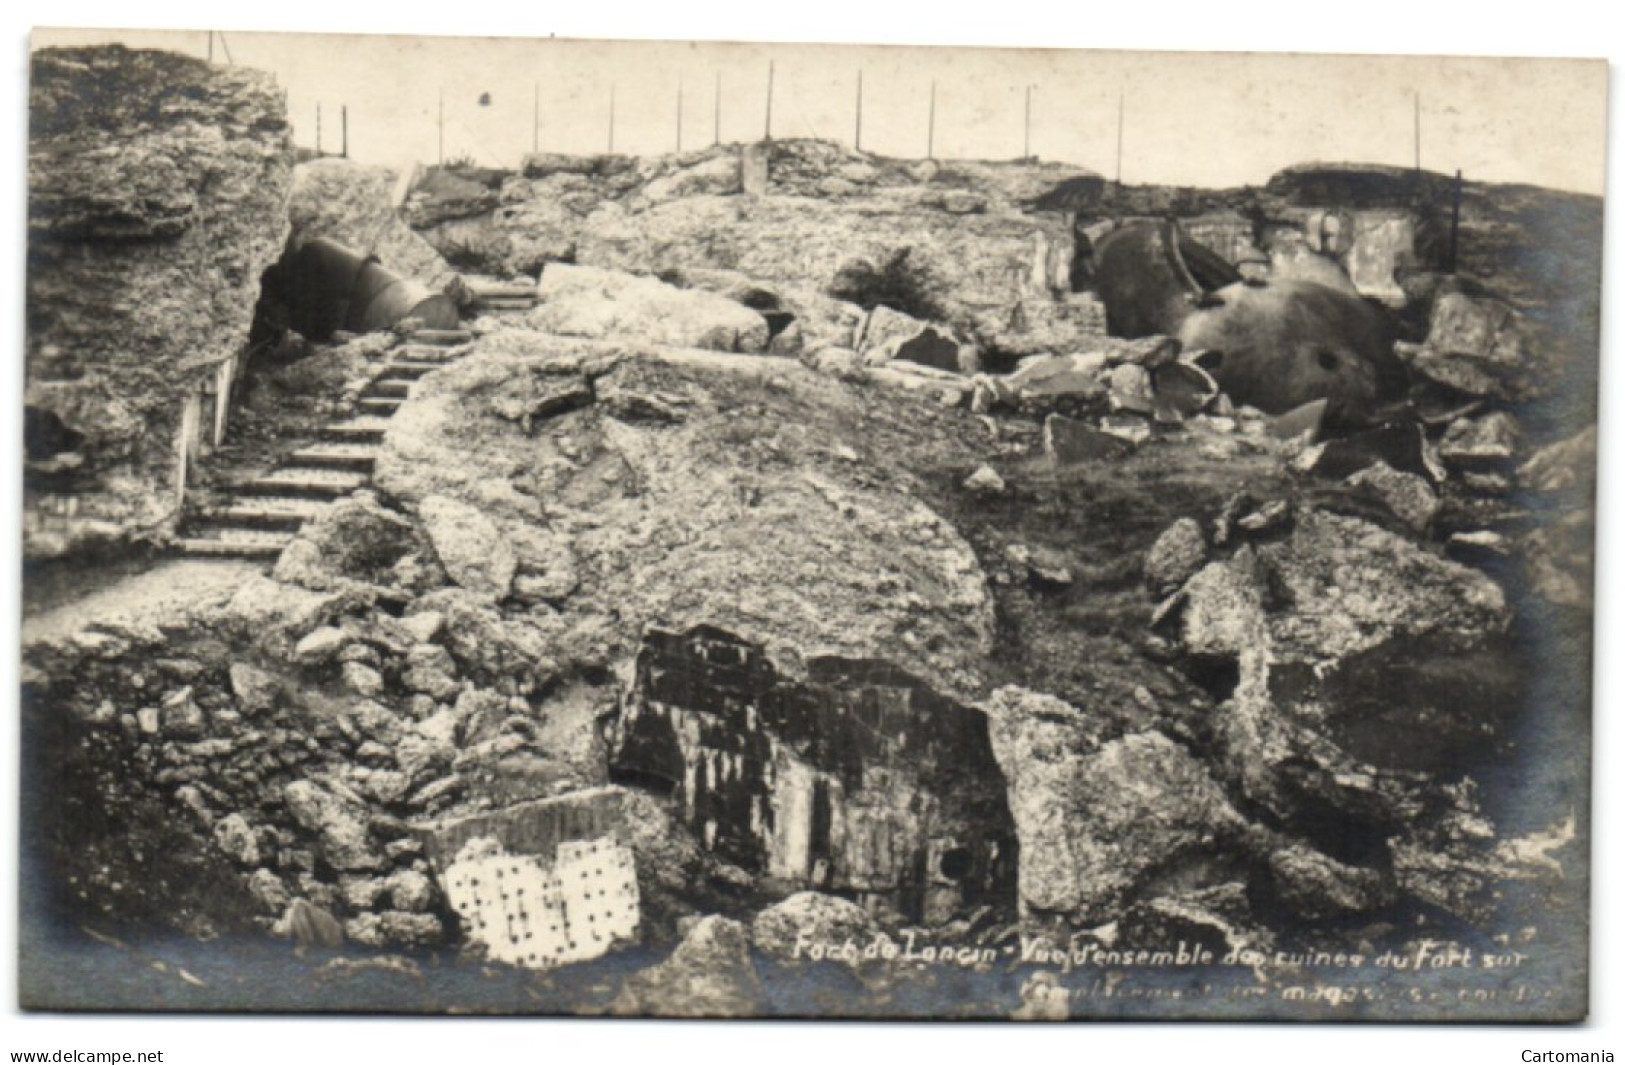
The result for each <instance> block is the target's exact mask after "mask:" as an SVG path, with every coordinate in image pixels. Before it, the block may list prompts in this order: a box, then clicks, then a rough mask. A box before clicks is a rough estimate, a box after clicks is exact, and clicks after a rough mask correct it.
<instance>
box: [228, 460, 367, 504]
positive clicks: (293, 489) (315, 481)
mask: <svg viewBox="0 0 1625 1065" xmlns="http://www.w3.org/2000/svg"><path fill="white" fill-rule="evenodd" d="M371 479H372V478H370V477H369V476H368V475H367V474H365V473H357V472H356V471H354V470H330V469H312V468H309V467H303V466H289V467H287V468H285V469H280V470H277V471H276V472H275V473H268V474H265V475H264V476H262V477H255V478H253V479H252V480H248V481H243V482H241V483H239V484H236V485H233V486H232V488H233V490H234V491H235V492H237V493H238V494H239V495H247V496H285V495H296V496H303V497H306V498H309V497H311V496H315V497H317V498H325V499H333V498H337V497H338V496H342V495H348V494H350V493H351V492H353V491H355V490H356V489H357V488H361V487H363V486H364V485H366V484H367V483H368V482H369V481H370V480H371Z"/></svg>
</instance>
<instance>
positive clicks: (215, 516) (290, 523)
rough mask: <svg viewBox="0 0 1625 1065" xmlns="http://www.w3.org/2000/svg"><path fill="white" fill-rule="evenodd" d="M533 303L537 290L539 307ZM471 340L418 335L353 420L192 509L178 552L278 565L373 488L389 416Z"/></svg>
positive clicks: (456, 333) (426, 332) (459, 333)
mask: <svg viewBox="0 0 1625 1065" xmlns="http://www.w3.org/2000/svg"><path fill="white" fill-rule="evenodd" d="M534 297H535V290H534V288H532V289H531V298H532V301H533V302H534ZM500 298H501V299H518V298H519V297H515V296H509V295H503V296H501V297H500ZM493 309H495V308H493ZM471 339H472V334H471V333H469V332H468V331H466V330H462V329H448V330H432V329H420V330H418V331H417V332H416V333H413V334H412V335H411V338H410V339H409V340H408V342H407V343H406V344H404V345H402V346H400V347H399V348H397V349H396V350H395V352H394V356H393V358H391V359H390V361H389V362H387V363H386V364H385V365H384V367H383V369H382V370H381V372H380V373H379V374H378V375H377V376H376V377H374V378H373V380H372V383H371V384H370V385H368V386H367V389H366V391H365V392H363V393H362V395H361V398H360V399H359V400H358V401H357V403H356V411H355V414H354V415H353V416H352V417H349V418H346V419H344V420H341V421H335V422H332V423H330V424H328V425H326V426H324V427H323V428H322V430H321V433H320V438H319V439H317V440H316V441H314V442H312V443H310V444H307V445H305V446H304V447H301V448H299V449H298V450H296V451H294V452H292V453H290V454H289V455H288V456H287V457H286V458H285V459H284V460H283V462H282V464H281V465H280V466H279V467H278V468H277V469H275V470H273V471H271V472H270V473H266V474H261V475H259V476H256V477H252V478H249V479H247V480H243V481H239V482H237V483H235V484H231V485H229V486H228V487H227V490H226V497H227V498H226V501H225V502H223V503H219V504H215V505H211V506H202V507H198V508H196V509H195V510H193V511H192V512H191V513H190V514H188V515H187V517H186V518H185V520H184V521H183V523H182V526H181V535H180V536H179V538H178V539H177V540H176V543H175V547H176V549H177V550H178V551H179V552H180V553H181V554H182V555H186V556H191V557H215V558H259V559H274V558H276V557H277V556H278V555H280V554H281V553H282V549H283V548H284V547H286V546H287V545H288V543H289V542H290V541H291V540H292V539H293V538H294V536H295V535H297V533H298V532H299V529H300V527H301V526H302V525H304V523H305V522H307V521H309V520H311V519H312V518H314V517H316V516H317V515H319V514H320V513H321V512H322V510H323V509H324V508H325V507H327V505H328V504H330V503H332V502H333V501H334V500H335V499H339V498H341V497H343V496H347V495H349V494H350V493H351V492H353V491H355V490H356V489H357V488H363V487H366V486H367V485H369V484H371V483H372V468H373V463H374V461H376V459H377V456H378V451H379V448H380V446H381V445H382V442H383V439H384V432H385V430H386V429H388V427H389V419H390V417H391V416H393V415H394V413H395V411H396V410H397V409H398V408H399V407H400V405H401V404H402V403H404V402H405V401H406V397H407V396H408V395H409V394H410V392H411V391H412V386H413V385H414V384H415V383H416V382H417V380H418V379H419V378H421V377H423V376H424V375H425V374H428V373H430V372H431V371H433V370H436V369H438V368H440V367H441V366H444V365H445V364H446V363H447V362H449V361H451V360H452V359H453V358H455V357H456V349H457V347H458V346H459V345H462V344H466V343H467V342H468V341H469V340H471Z"/></svg>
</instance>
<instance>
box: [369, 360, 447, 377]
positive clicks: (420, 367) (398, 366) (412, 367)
mask: <svg viewBox="0 0 1625 1065" xmlns="http://www.w3.org/2000/svg"><path fill="white" fill-rule="evenodd" d="M450 361H451V360H449V359H432V360H431V359H396V360H394V361H393V362H387V363H385V364H384V368H383V369H382V370H381V371H379V373H378V376H377V377H376V378H374V380H378V381H386V380H390V379H392V378H401V377H404V378H409V379H411V380H414V381H415V380H417V379H418V378H419V377H422V376H423V375H424V374H430V373H433V372H434V371H436V370H438V369H440V368H441V367H442V366H445V365H446V364H447V363H448V362H450Z"/></svg>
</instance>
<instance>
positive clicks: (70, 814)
mask: <svg viewBox="0 0 1625 1065" xmlns="http://www.w3.org/2000/svg"><path fill="white" fill-rule="evenodd" d="M31 85H32V89H31V123H30V144H29V152H30V154H29V205H28V225H29V229H28V234H29V243H28V278H27V283H28V294H27V300H28V302H27V349H26V396H25V398H24V402H25V404H26V407H25V415H26V430H27V439H26V454H25V456H24V466H25V495H24V515H25V517H24V543H23V553H24V564H25V578H24V580H25V589H24V599H25V617H24V625H23V644H24V646H23V651H22V657H23V675H22V688H23V691H22V719H23V735H24V752H25V757H24V764H23V768H24V780H23V797H24V804H23V824H24V833H23V842H24V853H23V855H22V859H23V888H24V890H23V903H24V910H25V914H24V920H23V937H22V938H23V954H24V957H23V959H22V968H21V973H22V987H23V993H24V998H25V1004H34V1005H39V1006H46V1007H58V1008H115V1009H130V1008H134V1009H145V1008H154V1007H155V1005H162V1006H164V1007H165V1008H183V1009H243V1008H268V1009H334V1008H337V1009H387V1010H428V1011H444V1010H449V1009H456V1010H458V1011H463V1012H469V1011H473V1012H483V1011H490V1012H547V1013H621V1014H640V1015H643V1014H656V1015H674V1016H694V1015H699V1016H761V1015H797V1016H800V1015H806V1014H807V1013H809V1012H813V1013H816V1014H820V1015H838V1016H963V1017H1008V1016H1052V1015H1055V1011H1056V1010H1057V1009H1059V1010H1060V1014H1061V1015H1067V1014H1069V1013H1070V1014H1072V1015H1077V1016H1091V1015H1095V1016H1099V1015H1107V1016H1137V1015H1138V1016H1149V1015H1165V1014H1162V1013H1158V1011H1157V1006H1156V1005H1155V1004H1156V1003H1158V1002H1165V1001H1166V999H1165V997H1164V996H1165V994H1166V993H1168V991H1169V989H1171V988H1179V987H1184V986H1185V984H1186V983H1188V982H1189V981H1188V972H1185V971H1184V970H1183V969H1182V965H1181V964H1176V963H1175V962H1174V960H1173V959H1179V958H1187V957H1189V958H1197V957H1204V958H1208V959H1218V958H1226V957H1229V958H1242V957H1248V958H1273V957H1277V956H1279V957H1286V958H1291V957H1297V958H1313V957H1318V956H1325V957H1328V958H1330V957H1341V958H1349V957H1353V956H1356V955H1358V956H1361V957H1363V958H1369V959H1376V958H1378V957H1380V956H1381V955H1382V954H1383V952H1389V953H1390V954H1391V955H1392V956H1394V957H1404V956H1409V955H1414V954H1415V953H1416V951H1417V949H1418V944H1423V943H1425V944H1430V945H1429V946H1427V947H1426V948H1425V949H1426V950H1427V951H1428V952H1429V954H1430V956H1438V955H1440V954H1445V953H1447V952H1448V949H1456V950H1458V951H1474V952H1478V953H1479V954H1485V953H1488V954H1491V955H1497V954H1498V953H1499V952H1505V951H1509V950H1514V949H1515V950H1517V951H1519V952H1522V953H1523V954H1524V955H1527V956H1528V957H1529V958H1530V959H1531V960H1530V962H1529V965H1530V966H1533V967H1535V968H1536V969H1538V978H1539V979H1540V980H1542V981H1544V984H1543V985H1542V986H1545V987H1550V988H1552V989H1554V992H1553V995H1552V996H1548V997H1547V998H1546V999H1544V1000H1543V1001H1542V1003H1541V1004H1540V1006H1539V1008H1538V1009H1537V1010H1536V1012H1534V1013H1528V1012H1519V1007H1518V1006H1517V1005H1516V1004H1515V1002H1516V997H1517V996H1516V995H1514V994H1513V993H1512V992H1511V991H1507V992H1506V993H1505V994H1494V995H1486V996H1484V997H1483V998H1481V999H1474V998H1473V997H1472V996H1468V997H1467V998H1466V999H1465V1000H1457V999H1452V1007H1451V1012H1450V1013H1449V1014H1448V1017H1469V1018H1475V1019H1482V1020H1541V1019H1562V1018H1566V1017H1573V1016H1577V1015H1578V1014H1579V1013H1583V1010H1584V1001H1585V999H1584V996H1585V978H1584V974H1585V958H1586V949H1585V935H1586V915H1587V909H1586V907H1587V897H1586V891H1585V884H1586V871H1587V868H1588V856H1587V840H1588V838H1589V812H1588V798H1587V796H1588V790H1587V788H1588V771H1589V764H1588V752H1589V746H1588V744H1587V742H1586V737H1587V736H1588V730H1589V722H1590V680H1589V677H1590V654H1591V650H1590V648H1591V643H1590V632H1591V612H1592V602H1591V588H1592V579H1591V573H1592V551H1593V548H1592V523H1593V518H1592V508H1593V503H1592V501H1593V495H1594V478H1595V439H1596V434H1595V425H1594V422H1595V374H1596V362H1597V344H1598V318H1599V304H1598V300H1599V287H1598V274H1599V270H1600V240H1601V237H1600V232H1601V216H1602V203H1601V200H1600V199H1599V198H1596V197H1588V196H1582V195H1577V194H1569V193H1561V192H1555V191H1550V190H1544V189H1538V188H1531V187H1524V186H1509V185H1491V184H1484V183H1480V182H1476V181H1474V180H1472V179H1471V176H1470V175H1468V176H1467V177H1465V178H1464V177H1463V176H1461V175H1456V174H1441V173H1434V172H1429V171H1425V170H1420V169H1414V170H1412V169H1399V168H1385V167H1374V166H1361V165H1357V164H1353V163H1347V162H1343V161H1327V162H1310V161H1306V162H1305V163H1304V164H1303V165H1301V166H1298V167H1294V168H1291V169H1287V170H1284V171H1282V172H1280V173H1278V174H1276V175H1275V176H1274V177H1273V178H1271V179H1270V180H1269V181H1268V182H1267V183H1266V184H1264V185H1262V186H1259V187H1247V188H1233V189H1196V188H1170V187H1158V186H1124V185H1122V184H1120V183H1118V182H1114V181H1110V180H1107V179H1105V178H1103V177H1102V176H1101V175H1099V174H1096V173H1093V172H1090V171H1087V170H1084V169H1082V168H1080V167H1076V166H1069V165H1064V164H1058V163H1050V162H1043V161H1039V160H1036V159H1021V160H1014V161H1002V162H971V161H963V160H936V159H926V160H900V159H891V158H885V157H881V156H876V155H873V154H869V153H865V152H861V151H858V150H856V149H855V148H851V147H846V146H842V145H838V144H835V143H832V142H827V141H819V140H763V141H760V142H757V143H750V144H719V145H717V146H714V147H709V148H705V149H701V150H696V151H690V152H684V153H678V154H670V155H662V156H650V157H633V156H627V155H614V154H606V155H596V156H566V155H558V154H548V153H535V154H531V155H529V156H527V157H525V158H524V159H523V161H522V163H520V164H519V165H517V166H515V167H514V168H512V169H506V170H498V169H492V168H486V167H475V166H472V165H441V166H421V167H418V168H416V169H408V170H395V169H387V168H383V167H379V166H371V165H367V164H364V163H360V162H354V161H351V160H348V159H340V158H321V157H317V158H312V157H310V156H311V153H308V152H304V153H301V152H296V151H295V149H294V147H293V144H292V140H291V137H290V131H289V125H288V116H287V114H286V112H285V104H284V99H283V96H282V93H281V91H280V90H279V88H278V87H277V86H276V84H275V83H274V81H273V80H272V79H271V78H270V76H269V75H265V74H261V73H258V72H255V71H252V70H248V69H244V68H238V67H229V66H223V65H214V64H209V63H206V62H204V61H202V60H198V59H192V58H187V57H183V56H179V55H173V54H168V53H161V52H146V51H134V50H126V49H122V48H114V47H109V48H84V49H44V50H41V51H38V52H36V53H35V54H34V56H33V60H32V83H31ZM1110 249H1116V250H1115V251H1112V250H1110ZM1293 293H1297V294H1298V295H1291V294H1293ZM1303 293H1310V294H1311V295H1310V296H1309V297H1304V296H1303V295H1302V294H1303ZM1328 293H1329V295H1328ZM1282 294H1287V295H1285V296H1283V295H1282ZM1306 301H1307V302H1306ZM1306 307H1308V308H1309V309H1308V310H1305V309H1304V308H1306ZM1326 308H1333V309H1332V310H1327V309H1326ZM1247 315H1251V316H1252V317H1245V316H1247ZM1305 315H1306V316H1308V317H1307V318H1304V319H1303V320H1305V321H1309V322H1310V324H1309V325H1307V326H1302V328H1301V329H1300V331H1299V332H1294V333H1292V334H1291V335H1292V336H1293V337H1294V338H1295V339H1293V340H1292V341H1291V345H1296V346H1295V347H1291V351H1293V352H1299V351H1300V349H1301V353H1302V354H1303V357H1304V358H1305V359H1308V360H1309V361H1308V362H1307V363H1304V364H1303V365H1301V366H1300V365H1298V364H1296V363H1292V362H1291V361H1290V358H1295V357H1296V356H1295V355H1294V356H1290V357H1289V355H1288V354H1283V353H1284V352H1287V350H1288V347H1290V346H1291V345H1288V344H1287V342H1286V341H1279V342H1276V341H1270V342H1268V343H1265V342H1256V343H1255V341H1254V338H1256V337H1258V336H1260V335H1262V336H1266V337H1275V336H1277V335H1278V331H1279V330H1281V329H1284V328H1286V327H1285V326H1283V325H1282V324H1281V323H1283V322H1293V323H1296V322H1298V321H1299V318H1297V317H1294V316H1305ZM1317 316H1318V317H1317ZM1238 319H1241V320H1242V321H1243V324H1242V325H1240V326H1237V325H1236V324H1235V321H1236V320H1238ZM1327 321H1331V322H1333V323H1334V324H1332V325H1326V324H1324V323H1325V322H1327ZM1350 323H1353V324H1350ZM1292 328H1294V329H1299V326H1298V325H1293V327H1292ZM1303 330H1307V332H1303ZM1237 338H1240V339H1237ZM1249 343H1252V344H1254V347H1253V348H1252V349H1247V348H1245V345H1246V344H1249ZM1244 356H1245V358H1248V359H1253V360H1255V361H1254V363H1253V364H1251V366H1250V367H1249V366H1247V365H1246V364H1244V362H1243V361H1242V360H1243V357H1244ZM1257 360H1262V362H1259V361H1257ZM1238 367H1239V368H1238ZM1373 367H1375V369H1374V368H1373ZM1288 386H1290V387H1288ZM1294 389H1295V391H1294ZM809 944H820V945H821V949H820V950H819V951H818V952H817V956H816V957H814V956H809V951H808V945H809ZM843 944H853V946H852V947H851V948H850V949H847V948H845V947H843V946H842V945H843ZM1446 945H1448V947H1447V946H1446ZM925 951H930V955H929V958H928V959H927V958H926V955H925V953H924V952H925ZM1108 956H1109V957H1111V958H1117V959H1121V958H1128V959H1133V958H1137V957H1144V958H1153V957H1158V958H1160V957H1164V956H1166V957H1167V958H1169V959H1170V960H1169V962H1168V964H1166V965H1143V966H1141V967H1140V969H1139V970H1138V973H1137V976H1138V978H1140V979H1142V980H1144V981H1148V982H1147V983H1145V984H1144V986H1145V988H1146V989H1147V990H1146V994H1145V997H1144V1000H1143V1003H1142V1005H1139V1006H1136V1005H1133V1004H1131V1003H1130V1002H1129V1001H1128V1000H1126V999H1109V998H1105V997H1100V996H1097V995H1096V994H1095V993H1094V992H1092V991H1089V990H1088V988H1089V986H1091V985H1090V984H1089V981H1092V980H1095V979H1097V978H1098V977H1099V975H1100V973H1099V972H1098V971H1095V970H1096V969H1098V967H1099V965H1098V964H1097V963H1096V962H1086V963H1082V964H1077V965H1074V964H1073V963H1072V961H1071V959H1073V958H1084V959H1090V958H1104V957H1108ZM1475 956H1476V955H1475ZM1035 957H1041V958H1052V959H1061V960H1062V961H1063V962H1065V964H1060V963H1057V964H1056V965H1053V966H1049V967H1041V968H1043V972H1042V973H1041V974H1040V973H1039V970H1038V968H1035V963H1034V962H1033V960H1032V959H1034V958H1035ZM922 959H925V960H922ZM939 959H949V960H948V961H942V960H939ZM155 960H161V961H163V962H164V963H165V965H166V966H167V967H166V968H164V969H163V970H162V972H163V973H164V974H171V975H156V973H157V970H155V969H154V967H153V962H154V961H155ZM1288 969H1290V967H1289V966H1282V967H1274V968H1272V967H1271V966H1269V965H1265V964H1262V963H1260V964H1242V963H1240V962H1237V963H1234V964H1225V965H1223V966H1220V967H1219V968H1218V970H1217V972H1218V975H1210V977H1209V979H1211V980H1213V981H1215V982H1217V983H1219V984H1222V985H1225V986H1229V985H1230V984H1234V985H1235V986H1237V987H1241V986H1244V985H1245V986H1253V985H1255V984H1256V985H1258V986H1266V987H1271V988H1275V987H1277V986H1278V983H1279V982H1280V981H1281V980H1283V979H1287V976H1283V973H1286V972H1287V970H1288ZM176 970H179V971H180V972H184V973H186V974H187V976H188V977H189V979H185V980H182V979H179V978H176V977H174V976H173V975H172V974H173V972H174V971H176ZM1356 970H1357V971H1356ZM1376 971H1377V970H1376V968H1375V963H1374V961H1373V963H1372V965H1371V966H1350V967H1348V971H1347V972H1343V973H1340V974H1339V976H1338V979H1339V981H1350V982H1352V983H1354V984H1357V983H1359V981H1360V980H1363V979H1365V978H1366V976H1367V975H1368V974H1370V973H1373V972H1376ZM481 974H484V975H481ZM493 974H494V975H493ZM1474 974H1475V975H1474V976H1473V979H1474V980H1476V982H1472V981H1468V982H1467V983H1464V984H1463V985H1462V986H1464V987H1468V988H1470V989H1473V990H1481V989H1483V988H1485V987H1492V988H1500V987H1501V985H1500V984H1498V983H1494V980H1499V979H1500V978H1501V973H1499V972H1497V973H1495V974H1493V979H1492V981H1491V983H1490V984H1486V983H1485V979H1486V978H1485V977H1484V976H1483V973H1482V972H1481V971H1477V970H1475V971H1474ZM1289 975H1290V974H1289ZM1467 977H1468V973H1467V970H1466V968H1465V967H1458V968H1455V969H1450V970H1448V971H1445V972H1443V973H1442V975H1440V977H1439V978H1440V979H1441V980H1444V981H1446V984H1445V985H1444V986H1448V987H1450V988H1452V989H1453V988H1454V985H1450V984H1448V981H1450V980H1452V979H1457V978H1460V979H1462V980H1467ZM1505 978H1506V979H1507V980H1513V979H1517V980H1523V981H1527V980H1528V979H1530V978H1531V977H1530V976H1529V970H1527V969H1523V970H1520V971H1519V972H1518V973H1517V974H1516V975H1515V976H1514V975H1513V974H1511V972H1510V970H1509V971H1508V974H1507V975H1506V977H1505ZM1272 981H1273V982H1275V983H1272ZM1299 983H1301V981H1299ZM1507 986H1508V987H1511V985H1510V984H1508V985H1507ZM1153 991H1156V992H1158V993H1157V994H1155V995H1154V994H1152V992H1153ZM1452 993H1453V990H1452ZM1306 994H1307V993H1306V992H1304V991H1303V990H1302V988H1301V987H1299V991H1298V993H1297V995H1296V996H1295V997H1289V998H1288V999H1286V1000H1284V1001H1289V1002H1291V1003H1293V1006H1292V1009H1291V1010H1286V1009H1285V1007H1281V1008H1280V1009H1276V1008H1274V1007H1271V1006H1268V1005H1261V1006H1257V1007H1255V1008H1254V1009H1253V1010H1252V1011H1251V1012H1250V1013H1249V1014H1248V1015H1250V1016H1261V1017H1263V1016H1272V1015H1279V1016H1295V1017H1301V1016H1311V1015H1315V1016H1318V1015H1324V1016H1337V1017H1344V1018H1347V1017H1349V1016H1350V1014H1349V1012H1348V1009H1347V1008H1346V1004H1344V1008H1343V1009H1342V1012H1338V1006H1337V1005H1336V1004H1334V1005H1327V1006H1325V1007H1324V1009H1325V1013H1324V1014H1315V1013H1314V1012H1313V1010H1312V1009H1310V1008H1309V1007H1307V1006H1305V1005H1304V1003H1303V1000H1305V995H1306ZM1355 1000H1357V997H1356V999H1355ZM1228 1001H1230V1000H1227V999H1224V998H1222V997H1218V996H1216V997H1214V998H1212V999H1209V1000H1203V1001H1201V1002H1193V1003H1191V1004H1190V1005H1189V1012H1187V1013H1183V1014H1181V1015H1184V1016H1193V1017H1201V1016H1229V1015H1234V1010H1233V1009H1232V1008H1231V1007H1230V1006H1228V1005H1226V1002H1228ZM1269 1001H1270V1002H1277V1003H1278V1002H1280V1001H1283V1000H1281V999H1278V998H1277V999H1270V1000H1269ZM1475 1003H1476V1004H1475ZM1057 1004H1059V1005H1057ZM1315 1008H1320V1007H1315ZM1137 1010H1138V1011H1139V1012H1136V1011H1137ZM1306 1010H1307V1012H1306ZM1356 1015H1358V1014H1356ZM1369 1016H1381V1017H1383V1018H1385V1019H1395V1018H1398V1017H1413V1018H1416V1019H1441V1018H1443V1017H1445V1016H1446V1015H1444V1014H1441V1013H1440V1012H1439V1011H1438V1010H1437V1009H1436V1008H1434V1007H1432V1006H1429V1005H1427V1004H1426V1003H1423V1004H1418V1005H1410V1004H1396V1003H1395V1002H1392V1001H1390V1002H1388V1003H1386V1004H1385V1005H1384V1006H1383V1007H1382V1009H1381V1011H1378V1012H1373V1013H1371V1014H1369Z"/></svg>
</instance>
